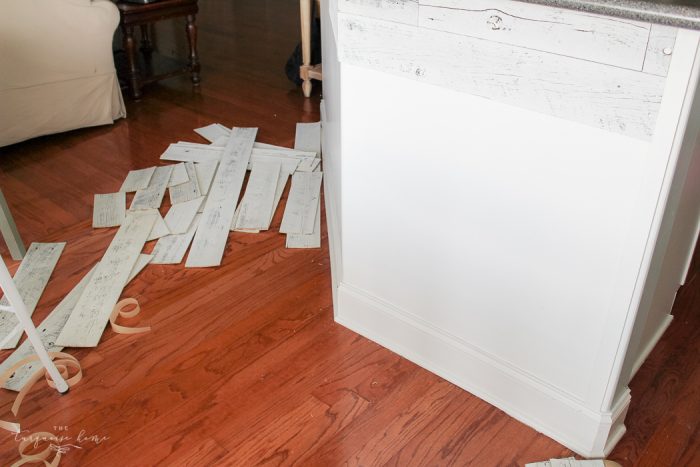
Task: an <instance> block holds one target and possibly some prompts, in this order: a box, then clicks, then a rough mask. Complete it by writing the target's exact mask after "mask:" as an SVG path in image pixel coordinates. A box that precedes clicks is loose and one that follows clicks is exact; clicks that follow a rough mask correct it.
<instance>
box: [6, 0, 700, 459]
mask: <svg viewBox="0 0 700 467" xmlns="http://www.w3.org/2000/svg"><path fill="white" fill-rule="evenodd" d="M200 3H201V4H200V7H201V11H200V16H199V17H198V23H199V25H200V41H199V47H200V52H201V58H202V67H203V73H202V76H203V81H202V85H201V89H200V90H199V91H193V90H192V86H191V83H190V82H189V80H188V79H187V77H181V78H174V79H173V80H168V81H162V82H159V83H158V84H154V85H152V86H147V87H146V88H144V97H143V99H142V101H141V102H139V103H133V102H128V104H127V105H128V106H129V109H128V110H129V117H128V118H127V119H126V120H122V121H120V122H118V123H117V124H116V125H114V126H108V127H98V128H90V129H85V130H80V131H75V132H70V133H65V134H61V135H57V136H52V137H44V138H40V139H36V140H33V141H29V142H26V143H23V144H20V145H16V146H12V147H8V148H4V149H0V185H1V186H2V188H3V192H4V193H5V195H6V197H7V201H8V203H9V204H10V207H11V209H12V211H13V213H14V214H15V218H16V221H17V226H18V228H19V230H20V233H21V234H22V236H23V237H24V239H25V241H26V242H27V243H29V242H37V241H41V242H57V241H66V242H67V244H66V247H65V249H64V252H63V254H62V257H61V261H59V263H58V265H57V267H56V270H55V271H54V274H53V276H52V279H51V281H50V282H49V285H48V286H47V288H46V290H45V291H44V294H43V295H42V297H41V299H40V301H39V304H38V307H37V310H36V312H35V314H34V319H35V322H37V323H39V322H41V320H42V319H43V318H44V317H45V316H46V315H47V314H48V313H49V312H50V311H51V310H52V309H53V308H54V307H55V306H56V305H57V304H58V303H59V301H60V300H61V299H62V298H63V297H64V296H65V294H66V293H67V292H68V291H69V290H70V289H71V288H72V287H73V286H74V285H75V284H77V283H78V281H79V280H80V279H81V278H82V277H83V276H84V275H85V274H86V273H87V272H88V271H89V269H90V268H91V267H92V266H93V265H94V263H95V262H96V261H97V260H98V259H99V258H101V257H102V255H103V254H104V252H105V250H106V248H107V246H108V245H109V244H110V241H111V240H112V238H113V237H114V233H115V231H116V229H99V230H93V229H92V228H91V216H92V197H93V194H94V193H109V192H114V191H116V190H118V189H119V187H120V186H121V184H122V182H123V181H124V178H125V176H126V174H127V172H128V171H129V170H133V169H140V168H145V167H150V166H153V165H164V163H163V162H161V161H159V159H158V157H159V156H160V154H161V153H162V152H163V150H164V149H165V148H166V147H167V146H168V144H170V143H172V142H175V141H178V140H187V141H193V142H200V143H205V142H206V141H205V140H204V139H202V138H200V137H199V136H197V135H196V134H195V133H193V132H192V129H193V128H196V127H202V126H206V125H208V124H210V123H212V122H221V123H223V124H225V125H226V126H228V127H232V126H234V125H236V126H247V127H253V126H257V127H259V128H260V130H259V131H260V134H259V138H258V139H259V140H261V141H266V142H270V143H273V144H278V145H282V146H287V147H291V146H292V145H293V143H294V134H295V124H296V122H298V121H305V122H313V121H318V119H319V115H318V103H319V99H318V94H314V95H312V98H311V99H309V100H306V99H304V98H303V96H302V94H301V91H300V90H299V89H298V88H296V87H295V86H294V85H292V84H290V83H289V82H288V81H287V80H286V78H285V77H284V75H283V73H282V71H281V68H280V64H281V63H284V60H286V58H287V55H288V54H289V53H290V52H291V50H293V48H294V46H295V44H296V42H297V41H298V17H296V14H297V13H296V12H297V11H298V2H297V1H296V0H284V1H280V2H274V5H272V3H270V2H263V1H259V0H241V1H236V2H233V3H231V2H200ZM261 37H264V38H265V40H264V41H263V40H260V38H261ZM243 44H244V45H243ZM105 167H110V169H109V170H105ZM75 180H81V181H83V182H81V183H80V184H78V183H75ZM288 192H289V187H287V189H286V190H285V192H284V195H283V198H282V201H281V203H280V204H281V206H280V208H281V209H278V210H277V211H276V214H275V216H274V218H273V221H272V229H271V230H270V231H268V232H263V233H260V234H256V235H251V234H244V233H235V232H234V233H232V234H231V235H230V237H229V241H228V242H227V245H226V251H225V253H224V260H223V264H222V266H221V267H219V268H216V269H206V270H186V269H184V268H183V267H182V265H173V266H170V265H167V266H165V265H153V264H149V265H148V266H146V267H145V269H144V270H143V271H142V272H141V273H140V274H139V275H138V276H137V277H136V278H135V279H134V280H133V281H132V282H131V283H130V284H129V285H128V286H127V287H126V289H125V292H124V294H123V295H122V296H123V297H135V298H137V299H138V300H139V302H140V304H141V307H142V312H141V316H140V318H137V320H141V321H140V322H142V323H144V324H148V325H150V326H152V328H153V330H152V331H151V332H150V333H148V334H144V335H140V336H123V335H116V334H114V333H113V332H112V331H111V330H107V331H106V332H105V333H104V335H103V339H102V341H101V342H100V344H99V346H98V347H96V348H94V349H81V350H75V349H70V350H69V352H70V353H73V354H75V355H76V356H77V357H78V358H79V359H80V361H81V363H82V364H83V367H84V372H85V377H84V380H83V381H82V382H81V383H80V384H79V385H77V386H76V387H74V388H73V389H71V391H70V393H69V394H68V395H66V396H64V397H59V396H58V395H57V394H56V392H55V391H53V390H51V389H49V388H46V387H37V388H36V389H35V390H33V391H32V392H31V393H30V394H29V396H28V397H27V399H26V400H25V402H24V404H23V405H22V408H21V410H20V412H19V416H20V420H21V421H22V422H23V423H24V424H25V425H26V428H27V429H31V430H32V431H37V430H42V431H43V430H47V431H54V432H55V428H54V427H59V426H66V427H68V429H67V431H66V432H67V433H68V434H70V435H73V436H77V435H78V433H79V432H80V430H85V432H86V433H87V434H99V435H103V436H108V437H109V439H107V440H105V441H104V442H102V443H100V444H99V445H95V444H94V443H93V444H85V445H83V449H81V450H71V451H69V452H68V453H66V454H65V455H64V457H63V459H62V462H61V465H62V466H63V465H65V466H78V465H80V466H83V465H85V466H92V465H95V466H101V467H103V466H107V467H109V466H119V467H122V466H131V465H137V466H141V465H144V466H145V465H168V466H173V465H176V466H180V465H197V466H200V465H255V464H261V463H266V464H267V465H303V466H335V465H343V463H344V462H346V461H352V462H357V463H361V464H363V465H374V464H383V465H393V466H411V465H429V466H434V465H458V466H462V465H475V466H491V465H523V464H525V463H526V462H531V461H536V460H542V459H549V458H551V457H565V456H567V455H570V454H571V453H570V451H568V450H566V449H565V448H563V447H562V446H561V445H559V444H557V443H556V442H554V441H552V440H550V439H549V438H547V437H545V436H543V435H540V434H538V433H536V432H535V431H534V430H532V429H530V428H527V427H526V426H525V425H523V424H521V423H520V422H518V421H516V420H514V419H512V418H510V417H508V416H506V415H505V414H504V413H503V412H501V411H499V410H497V409H495V408H494V407H492V406H490V405H488V404H486V403H484V402H482V401H480V400H479V399H476V398H475V397H473V396H471V395H470V394H469V393H467V392H464V391H462V390H460V389H458V388H457V387H455V386H453V385H451V384H449V383H447V382H445V381H444V380H442V379H441V378H439V377H437V376H435V375H433V374H430V373H428V372H427V371H425V370H423V369H421V368H419V367H417V366H416V365H414V364H412V363H411V362H408V361H406V360H405V359H403V358H401V357H399V356H398V355H396V354H394V353H391V352H389V351H387V350H385V349H383V348H382V347H380V346H378V345H377V344H374V343H373V342H370V341H368V340H367V339H364V338H362V337H360V336H358V335H356V334H354V333H352V332H350V331H348V330H347V329H345V328H343V327H341V326H338V325H336V324H335V323H334V322H333V316H332V305H331V303H332V302H331V289H330V282H331V281H330V271H329V264H330V262H329V259H328V243H327V235H326V230H325V212H324V211H323V209H322V219H323V223H322V226H323V229H322V248H321V249H319V250H287V249H285V248H284V236H283V235H281V234H279V233H278V229H279V225H280V222H281V218H282V213H283V210H284V209H283V208H284V205H285V203H286V198H287V196H288ZM127 196H128V197H129V199H128V200H127V201H129V202H130V201H131V198H133V194H129V195H127ZM167 204H168V201H167V199H166V201H165V206H164V208H163V209H162V210H161V213H165V212H166V208H167ZM154 244H155V241H153V242H150V243H148V244H147V246H146V249H145V251H146V252H150V251H151V250H152V248H153V245H154ZM0 254H1V255H2V257H3V259H4V260H5V261H6V262H7V263H8V265H9V266H10V269H11V270H12V271H13V272H14V271H16V269H17V266H18V264H19V262H18V261H12V260H11V259H10V257H9V252H8V250H7V249H6V247H5V246H4V245H2V246H0ZM693 271H695V269H693ZM694 274H695V273H694V272H692V273H691V276H690V277H693V275H694ZM698 290H700V283H699V282H698V280H697V279H690V280H689V281H688V284H687V286H686V287H684V288H683V289H681V291H680V293H679V296H678V299H677V303H676V307H675V311H674V312H675V314H676V318H675V319H674V322H673V323H672V324H671V327H670V328H669V331H668V334H667V336H665V337H664V338H663V339H662V340H661V343H660V345H659V346H658V347H657V348H656V349H655V350H654V352H653V353H652V355H651V357H650V358H649V360H648V361H647V363H645V365H644V366H643V367H642V369H641V370H640V371H639V373H638V374H637V376H636V378H635V380H634V381H633V382H632V392H633V394H634V400H633V402H632V407H631V409H630V413H629V416H628V424H627V426H628V433H627V435H625V437H624V438H623V440H622V441H621V442H620V444H619V446H618V448H617V449H616V450H615V451H614V452H613V454H612V456H611V458H612V459H615V460H618V461H619V462H621V463H622V464H623V465H624V466H625V467H627V466H634V465H640V464H643V462H645V460H646V459H649V462H652V461H653V462H655V463H656V464H655V465H694V463H697V460H698V459H697V456H698V454H697V452H698V447H699V446H700V442H699V440H698V437H697V417H696V418H695V419H693V418H692V416H693V412H692V411H691V410H696V408H697V403H698V395H697V392H696V391H695V389H694V388H696V387H697V384H698V361H699V360H700V359H699V358H698V356H699V355H698V347H697V346H698V344H697V343H698V342H700V335H698V332H700V331H699V330H700V323H699V322H698V321H699V320H700V313H698V306H700V304H699V303H698V302H697V299H696V298H697V293H698ZM135 324H137V323H135ZM7 355H8V353H6V352H3V353H1V354H0V359H4V358H6V356H7ZM12 397H13V394H11V393H9V392H5V391H3V392H2V393H0V411H2V413H3V414H4V413H6V411H7V409H8V408H9V403H10V401H11V399H12ZM414 420H415V423H414ZM667 437H668V439H674V440H675V439H677V440H678V442H677V443H676V442H674V443H663V440H664V439H667ZM17 457H18V456H17V453H16V443H15V442H14V441H13V440H12V438H10V437H6V436H5V435H2V436H0V465H10V464H11V463H12V462H13V461H15V460H16V459H17Z"/></svg>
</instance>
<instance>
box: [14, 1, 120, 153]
mask: <svg viewBox="0 0 700 467" xmlns="http://www.w3.org/2000/svg"><path fill="white" fill-rule="evenodd" d="M2 7H3V8H2V10H3V11H2V15H0V146H6V145H8V144H13V143H17V142H19V141H24V140H26V139H29V138H33V137H35V136H41V135H47V134H52V133H58V132H62V131H67V130H73V129H76V128H82V127H88V126H95V125H104V124H108V123H112V122H113V121H114V120H116V119H118V118H121V117H124V116H125V115H126V112H125V109H124V101H123V99H122V94H121V90H120V89H119V82H118V80H117V75H116V71H115V68H114V58H113V56H112V37H113V35H114V31H115V30H116V28H117V25H118V24H119V11H118V10H117V8H116V7H115V5H114V4H113V3H111V2H110V1H109V0H95V1H91V0H3V2H2Z"/></svg>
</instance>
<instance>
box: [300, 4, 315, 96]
mask: <svg viewBox="0 0 700 467" xmlns="http://www.w3.org/2000/svg"><path fill="white" fill-rule="evenodd" d="M299 8H300V13H301V58H302V65H301V67H300V68H299V75H300V76H301V79H303V80H304V83H303V84H302V85H301V90H302V91H303V92H304V96H306V97H309V96H311V86H312V85H311V78H309V68H311V20H312V18H311V0H299Z"/></svg>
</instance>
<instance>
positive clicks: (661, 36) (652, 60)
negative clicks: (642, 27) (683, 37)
mask: <svg viewBox="0 0 700 467" xmlns="http://www.w3.org/2000/svg"><path fill="white" fill-rule="evenodd" d="M677 34H678V29H676V28H672V27H670V26H664V25H662V24H652V25H651V31H650V34H649V45H648V46H647V54H646V58H645V59H644V72H645V73H651V74H653V75H659V76H666V75H668V68H669V66H671V57H672V56H673V48H674V47H675V46H676V35H677Z"/></svg>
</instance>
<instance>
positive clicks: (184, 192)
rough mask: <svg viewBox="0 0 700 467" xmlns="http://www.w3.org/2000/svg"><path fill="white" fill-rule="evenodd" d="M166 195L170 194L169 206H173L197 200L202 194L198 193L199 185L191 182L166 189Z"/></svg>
mask: <svg viewBox="0 0 700 467" xmlns="http://www.w3.org/2000/svg"><path fill="white" fill-rule="evenodd" d="M168 193H170V204H172V205H173V206H174V205H176V204H180V203H186V202H187V201H192V200H193V199H197V198H200V197H201V196H202V194H201V193H200V192H199V185H198V184H196V183H194V182H193V181H189V182H187V183H182V184H180V185H177V186H171V187H170V188H168Z"/></svg>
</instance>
